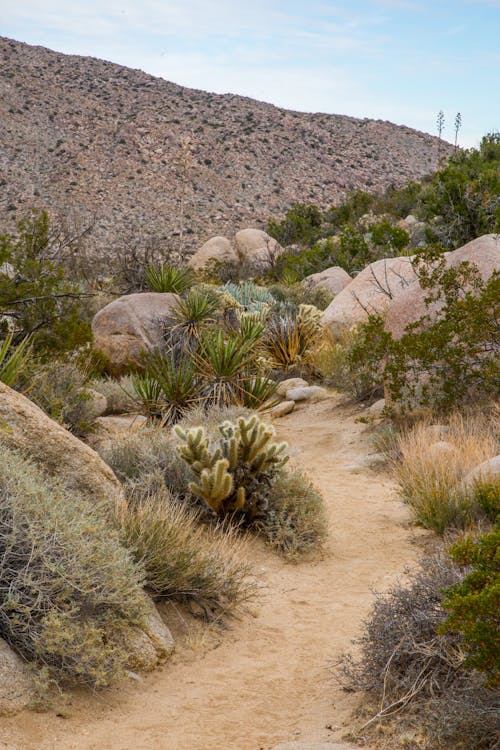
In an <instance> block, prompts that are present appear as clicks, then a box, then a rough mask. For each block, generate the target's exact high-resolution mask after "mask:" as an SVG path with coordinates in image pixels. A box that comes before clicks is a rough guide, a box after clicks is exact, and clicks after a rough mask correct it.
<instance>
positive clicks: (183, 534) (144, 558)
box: [116, 489, 255, 618]
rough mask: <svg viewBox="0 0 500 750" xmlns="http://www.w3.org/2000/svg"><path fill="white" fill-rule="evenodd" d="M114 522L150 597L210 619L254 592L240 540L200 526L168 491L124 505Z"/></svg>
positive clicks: (195, 513)
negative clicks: (177, 602)
mask: <svg viewBox="0 0 500 750" xmlns="http://www.w3.org/2000/svg"><path fill="white" fill-rule="evenodd" d="M116 520H117V523H118V527H119V530H120V537H121V540H122V542H123V544H124V545H125V546H126V547H127V548H129V549H130V550H131V552H132V554H133V556H134V559H135V560H137V562H138V563H140V565H141V567H143V568H144V570H145V576H146V578H145V584H146V586H147V588H148V590H149V591H150V592H151V594H152V595H153V596H154V597H155V598H169V599H176V600H180V601H184V602H187V603H196V605H197V606H198V607H202V608H203V610H204V612H205V614H206V615H207V617H209V618H213V617H220V616H222V615H227V614H229V613H231V612H233V611H234V610H235V609H237V608H238V607H239V606H241V605H242V604H243V603H244V602H246V601H248V599H250V598H251V597H252V596H253V594H254V593H255V589H254V584H253V583H252V582H251V580H250V578H249V572H250V569H249V566H248V565H247V564H246V563H245V562H244V552H243V542H242V539H241V538H237V537H236V536H235V534H234V532H231V531H230V530H227V529H226V530H223V529H215V528H212V527H210V526H206V525H202V524H201V520H200V517H199V512H198V511H196V510H193V509H190V508H187V507H186V506H185V505H182V504H181V503H179V502H176V501H175V499H173V498H172V497H171V496H170V494H169V493H168V491H165V490H163V491H158V489H156V490H155V491H153V492H152V493H149V494H147V495H143V497H142V499H141V500H140V501H139V502H137V501H136V499H134V498H133V501H132V502H131V503H127V502H126V501H125V500H124V501H123V502H122V503H121V504H120V505H119V506H118V507H117V509H116Z"/></svg>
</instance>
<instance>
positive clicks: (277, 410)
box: [269, 401, 295, 418]
mask: <svg viewBox="0 0 500 750" xmlns="http://www.w3.org/2000/svg"><path fill="white" fill-rule="evenodd" d="M294 409H295V401H282V402H281V404H276V406H273V408H272V409H270V410H269V415H270V416H271V417H275V418H279V417H285V416H286V415H287V414H290V412H292V411H293V410H294Z"/></svg>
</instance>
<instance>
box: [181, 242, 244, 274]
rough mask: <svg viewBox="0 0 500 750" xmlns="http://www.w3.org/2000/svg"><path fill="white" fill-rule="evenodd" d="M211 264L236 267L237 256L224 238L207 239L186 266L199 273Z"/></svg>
mask: <svg viewBox="0 0 500 750" xmlns="http://www.w3.org/2000/svg"><path fill="white" fill-rule="evenodd" d="M213 263H230V264H235V265H238V263H239V259H238V255H237V254H236V251H235V250H233V246H232V245H231V243H230V241H229V240H228V239H227V238H226V237H212V238H211V239H209V240H208V241H207V242H205V244H204V245H202V246H201V247H200V249H199V250H197V251H196V252H195V254H194V255H192V256H191V258H190V260H189V263H188V265H189V266H190V267H191V268H193V269H194V270H195V271H199V270H202V269H204V268H206V267H207V266H209V265H211V264H213Z"/></svg>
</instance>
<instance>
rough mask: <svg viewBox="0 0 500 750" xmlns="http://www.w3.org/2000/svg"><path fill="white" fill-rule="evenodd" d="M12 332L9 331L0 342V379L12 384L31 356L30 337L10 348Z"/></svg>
mask: <svg viewBox="0 0 500 750" xmlns="http://www.w3.org/2000/svg"><path fill="white" fill-rule="evenodd" d="M13 338H14V334H13V333H9V334H8V335H7V336H6V338H5V339H4V340H3V341H2V342H1V344H0V381H1V382H2V383H5V385H9V386H11V385H14V383H15V381H16V380H17V377H18V376H19V375H20V373H21V371H22V370H23V368H24V367H25V365H26V364H27V362H28V360H29V358H30V356H31V338H30V337H29V336H27V337H26V338H24V339H23V340H22V341H21V342H20V343H19V344H17V346H15V347H14V348H13V349H12V340H13Z"/></svg>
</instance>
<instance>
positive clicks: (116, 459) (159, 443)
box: [99, 427, 192, 497]
mask: <svg viewBox="0 0 500 750" xmlns="http://www.w3.org/2000/svg"><path fill="white" fill-rule="evenodd" d="M99 452H100V455H101V457H102V458H103V459H104V461H106V463H107V464H108V465H109V466H111V468H112V469H113V471H114V472H115V474H116V476H117V477H118V479H119V480H120V481H121V482H123V483H124V484H125V485H132V484H133V485H135V486H136V489H137V488H139V487H140V485H141V484H144V485H146V484H148V482H150V481H153V482H156V483H158V481H160V484H161V483H163V484H164V485H165V487H166V488H168V490H169V491H170V492H171V493H172V494H174V495H179V496H181V497H183V496H185V495H186V494H188V493H189V490H188V485H189V482H190V481H191V479H192V476H191V473H190V471H189V468H188V467H187V466H186V463H185V462H184V461H183V460H182V459H181V457H180V456H179V453H178V451H177V448H176V442H175V441H174V440H173V439H172V437H171V436H170V435H169V433H168V432H167V431H166V430H163V429H160V428H154V427H152V428H150V429H147V430H141V431H140V432H137V433H132V434H130V435H125V436H123V437H119V438H116V439H115V440H113V441H112V442H111V443H109V444H107V445H104V446H103V447H102V448H100V449H99ZM158 477H160V480H158Z"/></svg>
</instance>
